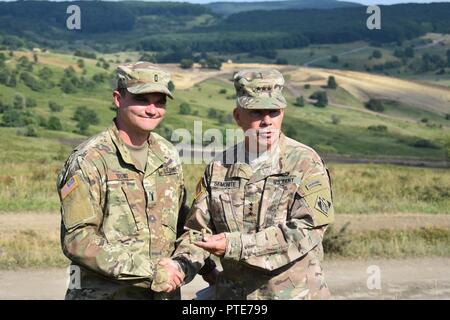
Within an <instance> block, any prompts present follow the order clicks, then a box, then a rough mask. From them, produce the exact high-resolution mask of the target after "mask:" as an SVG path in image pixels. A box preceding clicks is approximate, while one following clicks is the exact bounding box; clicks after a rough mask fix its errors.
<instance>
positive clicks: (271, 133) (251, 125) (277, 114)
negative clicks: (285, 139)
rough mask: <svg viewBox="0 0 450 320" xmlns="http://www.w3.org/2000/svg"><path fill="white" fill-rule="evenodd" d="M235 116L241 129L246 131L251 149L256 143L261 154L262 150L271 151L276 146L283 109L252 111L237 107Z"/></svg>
mask: <svg viewBox="0 0 450 320" xmlns="http://www.w3.org/2000/svg"><path fill="white" fill-rule="evenodd" d="M233 114H234V118H235V120H236V122H237V124H238V125H239V127H241V128H242V130H244V132H245V136H246V138H247V143H250V147H251V145H252V144H253V143H255V142H256V145H257V147H258V150H259V151H260V152H261V151H262V150H261V149H266V150H270V149H271V148H272V146H274V145H276V143H277V142H278V139H279V137H280V130H281V124H282V122H283V117H284V110H283V109H267V110H263V109H253V110H252V109H244V108H241V107H237V108H236V109H234V113H233ZM251 149H254V148H251Z"/></svg>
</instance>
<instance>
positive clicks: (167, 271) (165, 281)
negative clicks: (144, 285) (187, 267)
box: [151, 258, 185, 292]
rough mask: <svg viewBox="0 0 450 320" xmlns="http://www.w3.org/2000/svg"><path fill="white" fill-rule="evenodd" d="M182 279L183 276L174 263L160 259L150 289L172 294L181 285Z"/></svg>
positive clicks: (179, 268) (166, 259)
mask: <svg viewBox="0 0 450 320" xmlns="http://www.w3.org/2000/svg"><path fill="white" fill-rule="evenodd" d="M184 277H185V274H184V272H183V270H182V269H181V266H180V265H179V264H178V263H177V262H176V261H173V260H172V259H169V258H162V259H161V260H159V262H158V264H157V266H156V269H155V272H154V274H153V282H152V286H151V289H152V290H153V291H155V292H172V291H174V290H176V289H177V288H178V287H180V286H181V285H182V284H183V280H184Z"/></svg>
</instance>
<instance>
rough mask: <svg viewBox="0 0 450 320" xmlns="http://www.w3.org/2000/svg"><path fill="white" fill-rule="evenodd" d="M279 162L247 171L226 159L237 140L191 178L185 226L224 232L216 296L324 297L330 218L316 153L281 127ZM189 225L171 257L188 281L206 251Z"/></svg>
mask: <svg viewBox="0 0 450 320" xmlns="http://www.w3.org/2000/svg"><path fill="white" fill-rule="evenodd" d="M279 146H280V152H279V153H277V157H278V161H279V166H278V167H277V168H276V169H270V170H268V168H267V166H270V167H271V168H272V167H273V166H272V162H273V161H272V160H273V159H270V158H269V160H268V161H267V164H266V165H262V166H261V167H260V168H259V169H257V170H256V171H255V172H253V170H252V168H251V167H250V166H249V165H248V164H246V163H240V162H238V161H237V160H235V161H234V162H229V161H226V160H229V159H230V158H231V159H232V157H230V154H236V150H237V148H239V145H236V146H235V147H234V148H231V149H230V150H227V151H225V152H224V153H223V154H221V155H220V157H219V158H218V159H216V160H215V161H213V162H212V163H210V164H209V165H208V166H207V168H206V170H205V173H204V175H203V178H202V179H201V181H200V182H199V184H198V186H197V195H196V198H195V200H194V202H193V206H192V208H191V212H190V215H189V217H188V219H187V221H186V227H188V228H189V229H192V230H197V231H201V230H202V229H206V230H212V231H213V233H215V234H217V233H222V232H224V233H225V235H226V238H227V248H226V252H225V255H224V256H223V257H222V258H221V263H222V267H223V270H224V271H223V272H222V274H221V275H220V278H219V281H218V284H217V285H216V288H217V289H216V298H217V299H326V298H328V297H329V296H330V292H329V290H328V287H327V284H326V282H325V278H324V275H323V272H322V268H321V265H320V263H321V261H322V259H323V249H322V239H323V235H324V232H325V230H326V228H327V226H328V225H329V224H330V223H332V222H333V221H334V208H333V204H332V195H331V183H330V178H329V174H328V170H327V169H326V167H325V165H324V163H323V161H322V160H321V158H320V157H319V156H318V155H317V153H316V152H315V151H314V150H313V149H311V148H309V147H307V146H305V145H303V144H301V143H299V142H296V141H294V140H292V139H290V138H287V137H285V136H284V135H283V134H281V137H280V142H279ZM191 234H192V232H189V231H187V232H185V234H184V235H183V236H182V237H181V238H180V242H181V243H180V245H179V246H178V248H177V249H176V252H175V254H174V258H175V259H176V260H177V261H179V262H180V263H181V265H182V266H183V269H184V272H185V273H186V279H185V281H186V282H188V281H190V280H191V279H192V278H193V277H194V276H195V274H196V272H197V270H198V269H199V268H200V267H201V266H202V265H203V261H204V259H205V258H206V257H209V253H208V252H207V251H205V250H203V249H200V248H199V247H197V246H195V245H194V244H193V243H192V241H191V239H190V238H192V235H191Z"/></svg>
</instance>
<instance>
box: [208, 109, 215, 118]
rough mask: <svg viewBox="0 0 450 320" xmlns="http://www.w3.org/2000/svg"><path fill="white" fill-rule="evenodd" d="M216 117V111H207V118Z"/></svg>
mask: <svg viewBox="0 0 450 320" xmlns="http://www.w3.org/2000/svg"><path fill="white" fill-rule="evenodd" d="M215 117H217V110H216V109H213V108H209V109H208V118H215Z"/></svg>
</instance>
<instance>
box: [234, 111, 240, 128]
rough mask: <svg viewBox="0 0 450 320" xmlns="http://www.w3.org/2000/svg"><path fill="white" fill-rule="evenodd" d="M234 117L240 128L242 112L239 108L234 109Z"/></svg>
mask: <svg viewBox="0 0 450 320" xmlns="http://www.w3.org/2000/svg"><path fill="white" fill-rule="evenodd" d="M233 117H234V120H235V121H236V123H237V124H238V126H240V121H241V112H240V110H239V108H238V107H236V108H234V110H233Z"/></svg>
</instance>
